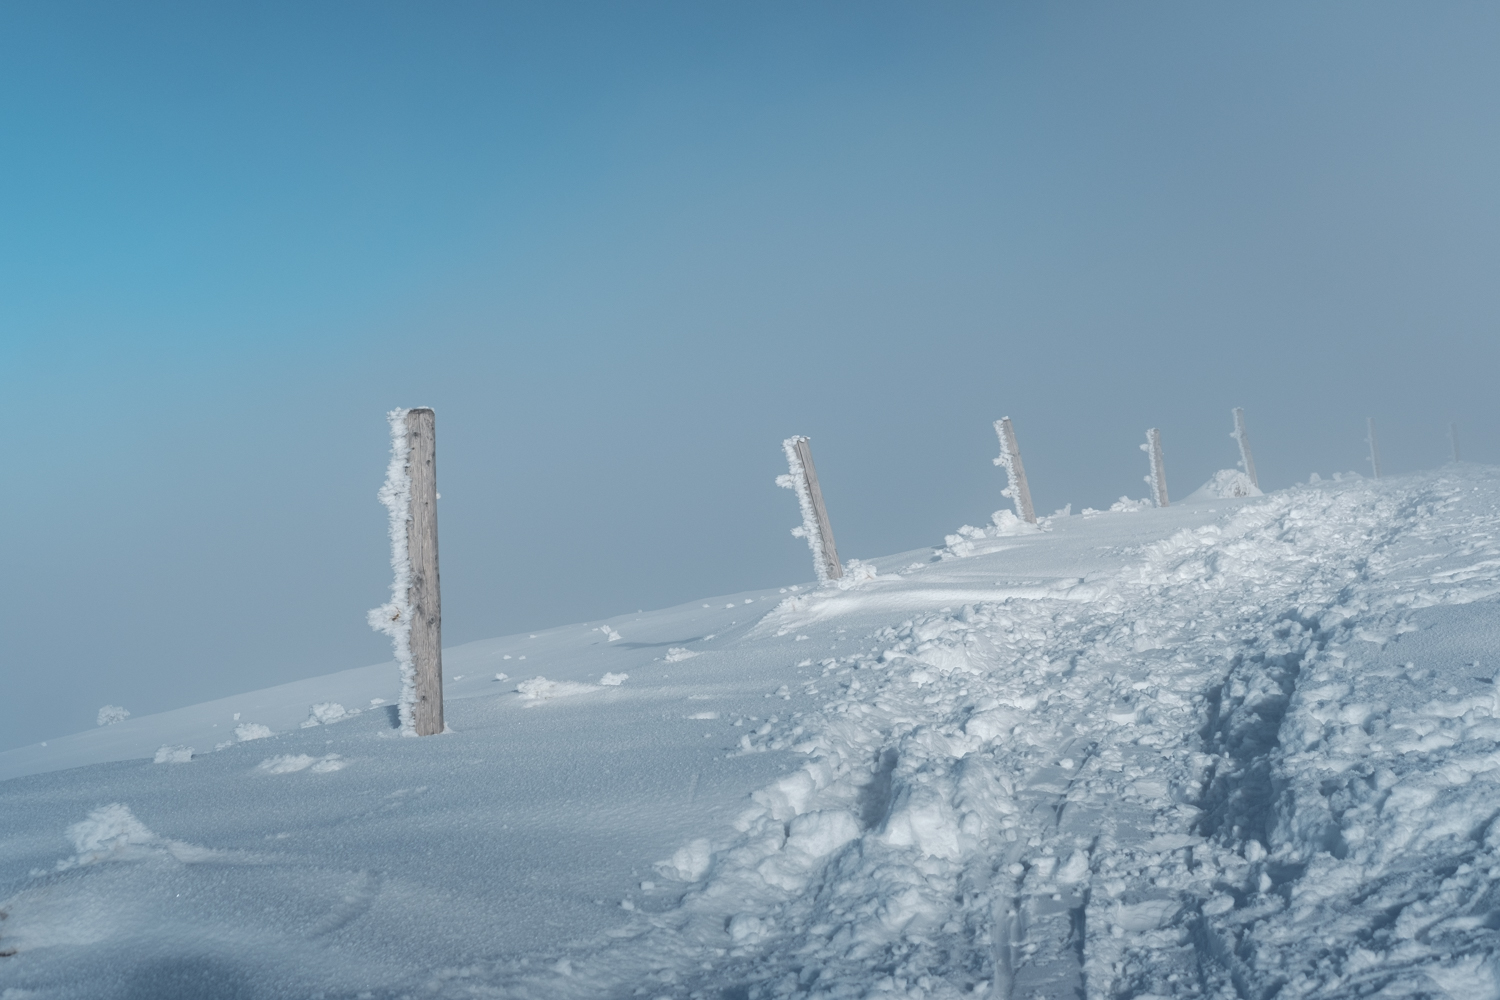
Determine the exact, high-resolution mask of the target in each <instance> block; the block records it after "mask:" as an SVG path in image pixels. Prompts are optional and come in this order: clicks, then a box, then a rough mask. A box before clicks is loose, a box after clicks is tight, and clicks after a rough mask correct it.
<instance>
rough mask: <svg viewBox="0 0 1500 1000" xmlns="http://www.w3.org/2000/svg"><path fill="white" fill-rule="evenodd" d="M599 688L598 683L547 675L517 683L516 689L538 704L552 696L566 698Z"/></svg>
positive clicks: (528, 699) (524, 696)
mask: <svg viewBox="0 0 1500 1000" xmlns="http://www.w3.org/2000/svg"><path fill="white" fill-rule="evenodd" d="M597 690H599V686H598V685H597V684H579V683H578V682H577V681H549V680H548V679H547V678H545V677H533V678H532V679H531V680H529V681H522V682H521V683H519V684H517V685H516V691H517V692H518V693H519V694H520V695H521V697H522V698H525V699H526V700H527V701H529V702H531V703H533V704H538V703H540V702H543V701H547V700H549V699H551V698H566V697H568V696H569V695H575V694H588V693H589V692H590V691H597Z"/></svg>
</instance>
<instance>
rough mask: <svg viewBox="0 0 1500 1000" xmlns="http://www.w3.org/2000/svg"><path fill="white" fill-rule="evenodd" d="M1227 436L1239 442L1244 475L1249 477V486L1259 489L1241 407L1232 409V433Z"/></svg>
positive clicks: (1258, 480) (1243, 410) (1243, 411)
mask: <svg viewBox="0 0 1500 1000" xmlns="http://www.w3.org/2000/svg"><path fill="white" fill-rule="evenodd" d="M1229 436H1230V437H1232V438H1234V439H1235V440H1236V441H1238V442H1239V445H1240V464H1241V465H1243V466H1244V467H1245V475H1247V476H1249V477H1250V485H1251V486H1254V487H1255V488H1256V489H1260V479H1259V478H1258V477H1257V476H1256V475H1255V459H1254V457H1252V456H1251V454H1250V435H1249V434H1246V433H1245V409H1244V407H1242V406H1236V407H1235V408H1234V433H1233V434H1230V435H1229Z"/></svg>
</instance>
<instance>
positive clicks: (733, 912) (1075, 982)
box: [0, 465, 1500, 1000]
mask: <svg viewBox="0 0 1500 1000" xmlns="http://www.w3.org/2000/svg"><path fill="white" fill-rule="evenodd" d="M1219 485H1220V486H1221V487H1227V488H1216V489H1211V490H1207V491H1203V493H1210V494H1214V495H1207V496H1203V495H1202V494H1200V497H1201V498H1200V499H1197V500H1191V501H1189V502H1185V503H1182V504H1178V505H1175V506H1173V507H1170V508H1165V509H1159V510H1158V509H1154V508H1147V509H1143V508H1141V506H1140V505H1139V504H1134V503H1127V504H1121V505H1116V509H1115V510H1113V511H1088V512H1085V514H1084V515H1082V516H1069V515H1068V514H1067V512H1066V511H1063V512H1059V514H1057V515H1054V516H1053V517H1051V518H1048V519H1044V520H1043V521H1042V523H1041V524H1039V525H1037V526H1034V527H1033V526H1030V525H1027V526H1026V528H1025V529H1024V530H1023V529H1021V528H1020V527H1019V526H1018V525H1017V524H1014V523H1012V519H1007V518H1006V517H1004V516H1001V517H998V518H996V519H995V520H994V522H993V524H992V525H991V526H990V527H987V528H984V529H974V528H969V529H966V530H964V531H960V532H958V533H957V534H956V535H954V536H950V537H949V539H947V541H946V543H945V544H944V545H943V546H941V547H939V548H936V549H931V550H923V551H919V552H909V553H903V554H901V555H898V556H892V557H890V558H886V559H877V560H869V561H867V562H866V563H865V565H867V566H868V567H869V571H868V572H867V573H862V574H859V576H858V579H857V580H855V581H854V582H852V583H850V584H848V585H846V586H842V587H841V586H832V585H830V586H826V587H816V586H814V587H806V586H802V587H798V588H796V589H795V590H794V589H793V588H791V587H788V588H787V589H786V590H785V591H784V592H778V591H769V592H756V593H750V594H738V595H733V596H732V597H729V596H726V597H721V598H719V599H717V600H714V601H703V602H696V601H695V602H692V603H691V604H688V605H684V606H682V607H679V608H673V609H668V610H666V611H660V612H653V613H644V614H639V615H626V616H621V617H619V618H616V619H611V620H610V621H609V622H605V623H600V622H591V623H586V624H580V625H577V626H569V627H566V628H561V629H553V630H550V631H546V632H540V633H536V634H528V635H523V636H512V637H506V638H502V639H494V640H487V641H485V642H481V643H472V644H469V645H468V646H461V647H456V648H454V649H451V650H448V651H446V652H445V654H444V659H445V663H446V664H447V667H448V669H449V670H450V676H449V682H448V684H447V716H448V719H449V723H450V725H451V727H452V729H453V732H452V733H451V734H447V735H443V736H436V737H429V738H425V739H421V740H416V739H400V738H398V736H399V719H398V718H396V714H397V713H396V712H395V710H394V706H392V705H391V704H390V702H391V701H393V700H395V699H396V698H398V697H399V684H400V676H399V673H398V672H397V671H396V670H395V668H394V667H393V666H391V665H389V664H386V665H380V666H378V667H372V668H368V669H366V670H361V671H345V672H344V673H341V674H334V675H329V676H328V677H325V678H317V679H313V680H310V681H304V682H299V683H298V684H296V685H285V686H283V687H281V688H273V689H269V690H267V691H263V692H255V693H252V694H249V695H245V696H242V697H240V698H237V699H225V700H223V701H222V702H214V703H209V704H208V705H204V706H194V707H193V708H191V709H182V710H179V711H177V712H171V713H165V714H163V715H158V716H146V717H139V716H137V717H131V718H129V719H125V720H124V721H120V722H117V723H115V724H112V725H109V726H105V727H101V728H96V729H92V730H90V731H88V732H86V733H80V734H78V735H76V736H72V737H66V738H63V739H60V740H52V741H49V745H47V746H39V747H25V748H21V749H18V750H14V751H9V752H6V753H3V754H0V777H6V778H8V779H9V780H6V781H4V782H3V783H0V914H3V917H0V956H3V957H0V997H4V998H5V1000H23V998H25V1000H30V998H52V997H57V998H72V997H79V998H83V997H88V998H93V997H105V998H116V997H118V998H144V997H152V998H162V1000H172V998H188V997H193V998H198V997H226V998H282V997H285V998H310V997H324V998H329V1000H332V998H355V997H369V998H395V997H442V998H446V997H513V998H536V1000H550V998H557V1000H573V998H585V997H635V996H639V997H646V998H654V997H674V998H686V1000H702V998H714V1000H719V998H725V1000H741V998H743V1000H770V998H778V997H802V996H808V997H830V998H833V997H865V996H872V997H909V998H928V997H936V998H957V997H1001V998H1029V997H1038V998H1049V1000H1050V998H1073V997H1079V996H1082V997H1088V998H1099V1000H1104V998H1109V1000H1116V998H1135V1000H1147V998H1153V997H1215V998H1256V1000H1260V998H1269V997H1278V998H1304V997H1305V998H1341V997H1350V998H1352V997H1365V996H1378V997H1382V998H1387V997H1414V998H1415V997H1424V998H1436V997H1453V998H1465V1000H1468V998H1494V997H1500V822H1497V818H1500V473H1497V471H1496V470H1491V469H1487V468H1483V467H1478V466H1471V465H1460V466H1451V467H1449V468H1448V469H1446V470H1444V471H1443V472H1442V473H1435V474H1430V475H1423V476H1414V477H1407V478H1388V479H1384V480H1381V481H1378V482H1377V481H1369V480H1361V479H1357V478H1349V479H1341V480H1339V481H1336V482H1324V481H1316V482H1314V483H1311V484H1309V485H1308V486H1303V487H1296V488H1293V489H1289V490H1283V491H1279V492H1274V493H1270V494H1267V495H1264V496H1254V495H1250V496H1242V497H1233V496H1229V497H1226V496H1223V495H1222V494H1223V493H1232V492H1234V489H1233V487H1234V485H1235V484H1234V483H1227V484H1219ZM614 634H618V635H619V636H620V637H621V638H618V639H616V638H614ZM523 657H524V658H526V661H527V662H526V663H525V664H522V665H521V666H522V668H523V670H526V671H527V672H526V673H524V674H523V675H522V679H519V680H508V679H506V678H507V675H506V674H504V673H498V674H497V673H496V668H497V667H498V666H499V665H500V663H501V661H503V660H506V659H509V660H511V661H512V663H511V664H510V666H512V668H513V667H514V666H515V665H516V664H518V663H519V661H520V659H521V658H523ZM492 677H493V678H497V679H498V682H497V680H496V679H491V678H492ZM461 678H462V679H461ZM344 706H360V708H361V709H363V710H362V711H357V710H352V709H346V708H344ZM194 748H198V749H194Z"/></svg>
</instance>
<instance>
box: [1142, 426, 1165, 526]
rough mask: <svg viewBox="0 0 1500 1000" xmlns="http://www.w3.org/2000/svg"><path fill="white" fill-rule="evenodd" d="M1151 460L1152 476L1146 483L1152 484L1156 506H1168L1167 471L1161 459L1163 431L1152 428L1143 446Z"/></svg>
mask: <svg viewBox="0 0 1500 1000" xmlns="http://www.w3.org/2000/svg"><path fill="white" fill-rule="evenodd" d="M1141 450H1142V451H1144V452H1145V453H1146V454H1147V455H1148V456H1149V457H1150V459H1151V474H1150V475H1149V476H1147V477H1146V482H1148V483H1150V484H1151V499H1153V500H1155V501H1156V506H1158V507H1165V506H1167V469H1166V465H1165V464H1164V463H1163V462H1162V458H1161V431H1159V430H1157V429H1156V428H1155V427H1152V428H1151V429H1150V430H1148V431H1146V443H1145V444H1143V445H1141Z"/></svg>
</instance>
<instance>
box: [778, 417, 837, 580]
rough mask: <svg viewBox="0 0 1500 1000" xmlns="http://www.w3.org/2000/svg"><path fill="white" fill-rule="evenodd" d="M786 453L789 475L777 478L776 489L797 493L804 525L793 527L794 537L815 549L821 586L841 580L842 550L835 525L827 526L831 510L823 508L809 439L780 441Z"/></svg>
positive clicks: (798, 436) (815, 559)
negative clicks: (835, 536)
mask: <svg viewBox="0 0 1500 1000" xmlns="http://www.w3.org/2000/svg"><path fill="white" fill-rule="evenodd" d="M781 447H782V450H783V451H784V452H786V464H787V469H788V473H787V475H785V476H777V477H776V485H777V486H785V487H787V488H788V489H790V490H792V491H793V492H794V493H796V494H797V506H798V507H800V508H801V510H802V524H801V526H800V527H797V528H793V529H792V534H793V535H796V536H797V537H798V538H806V539H807V547H808V548H810V549H812V554H813V569H814V570H815V571H816V572H817V574H818V582H819V583H827V582H828V581H829V580H838V579H841V578H842V577H843V575H844V567H843V564H841V563H840V562H839V550H838V547H837V546H836V545H834V543H833V526H832V525H831V524H829V523H828V508H827V507H825V506H824V505H823V491H822V489H820V488H819V486H818V470H817V469H816V468H814V467H813V459H812V448H811V447H809V445H808V442H807V438H805V437H802V436H801V435H797V436H795V437H789V438H787V439H786V440H785V441H783V442H781Z"/></svg>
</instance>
